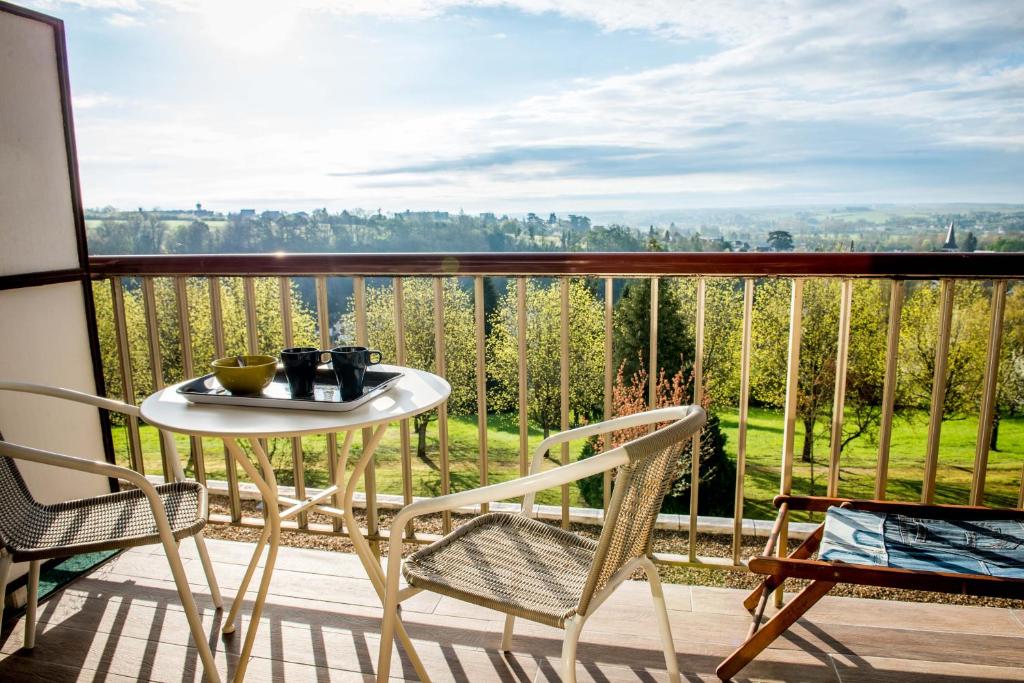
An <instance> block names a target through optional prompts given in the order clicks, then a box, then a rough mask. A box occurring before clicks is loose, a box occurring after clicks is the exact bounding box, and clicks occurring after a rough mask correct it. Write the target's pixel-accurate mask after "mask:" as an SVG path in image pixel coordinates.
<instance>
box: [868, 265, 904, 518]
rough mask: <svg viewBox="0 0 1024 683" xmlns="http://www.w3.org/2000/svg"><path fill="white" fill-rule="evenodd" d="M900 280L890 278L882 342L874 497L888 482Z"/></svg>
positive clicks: (901, 291)
mask: <svg viewBox="0 0 1024 683" xmlns="http://www.w3.org/2000/svg"><path fill="white" fill-rule="evenodd" d="M905 290H906V285H905V283H904V282H903V280H893V281H892V282H891V290H890V292H889V334H888V337H887V338H886V342H885V383H884V385H883V387H882V423H881V425H880V426H879V428H878V468H877V470H876V471H875V498H876V499H877V500H884V499H885V489H886V485H887V484H888V481H889V445H890V444H891V443H892V419H893V413H894V410H895V405H896V382H897V378H896V363H897V361H898V360H899V356H900V322H901V320H900V318H901V317H902V315H903V294H904V292H905Z"/></svg>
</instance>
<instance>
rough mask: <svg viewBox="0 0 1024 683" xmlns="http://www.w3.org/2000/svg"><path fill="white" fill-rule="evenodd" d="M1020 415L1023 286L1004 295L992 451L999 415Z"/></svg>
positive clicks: (1023, 408)
mask: <svg viewBox="0 0 1024 683" xmlns="http://www.w3.org/2000/svg"><path fill="white" fill-rule="evenodd" d="M1022 413H1024V287H1022V286H1021V285H1019V284H1017V285H1015V286H1014V287H1013V288H1012V289H1010V291H1009V292H1007V295H1006V311H1005V313H1004V314H1003V343H1002V348H1001V350H1000V357H999V383H998V384H997V393H996V409H995V412H994V415H993V424H992V438H991V441H990V445H991V448H992V450H994V451H995V450H998V445H999V419H1000V416H1009V415H1021V414H1022Z"/></svg>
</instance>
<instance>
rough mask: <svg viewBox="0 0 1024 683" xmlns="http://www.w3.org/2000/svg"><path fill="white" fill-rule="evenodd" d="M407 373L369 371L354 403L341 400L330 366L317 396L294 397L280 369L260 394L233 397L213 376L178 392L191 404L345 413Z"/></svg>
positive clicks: (319, 378) (322, 372)
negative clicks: (361, 391)
mask: <svg viewBox="0 0 1024 683" xmlns="http://www.w3.org/2000/svg"><path fill="white" fill-rule="evenodd" d="M402 375H403V373H401V372H394V371H389V370H367V371H366V379H365V380H364V382H363V395H362V396H360V397H359V398H357V399H354V400H351V401H342V400H341V391H340V390H339V389H338V383H337V381H336V380H335V378H334V370H333V369H332V368H331V367H330V365H329V364H328V365H326V366H323V367H320V368H318V369H317V373H316V383H315V384H314V386H313V395H312V396H311V397H306V398H293V397H292V395H291V392H290V391H289V390H288V379H287V378H286V377H285V374H284V368H283V367H281V366H280V365H278V366H277V374H276V375H274V381H273V382H271V383H270V384H269V385H267V388H265V389H264V390H263V392H262V393H259V394H232V393H231V392H230V391H228V390H227V389H225V388H224V387H222V386H221V385H220V382H218V381H217V378H216V377H214V376H213V375H212V374H209V375H203V376H202V377H198V378H196V379H194V380H192V381H191V382H188V383H187V384H183V385H182V386H180V387H179V388H178V393H179V394H181V395H182V396H184V397H185V400H187V401H190V402H191V403H214V404H220V405H229V406H259V407H263V408H285V409H290V410H324V411H333V412H345V411H346V410H353V409H354V408H358V407H359V406H361V405H363V404H364V403H366V402H367V401H371V400H373V399H374V398H376V397H377V396H380V395H381V394H383V393H384V392H385V391H387V390H388V389H390V388H391V387H393V386H395V384H397V383H398V380H399V379H400V378H401V377H402Z"/></svg>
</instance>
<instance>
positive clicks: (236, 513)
mask: <svg viewBox="0 0 1024 683" xmlns="http://www.w3.org/2000/svg"><path fill="white" fill-rule="evenodd" d="M209 285H210V316H211V317H212V320H211V325H210V327H211V331H212V332H213V349H214V354H215V355H216V356H217V358H224V357H225V356H226V355H227V348H226V345H225V344H224V311H223V306H222V304H221V291H220V278H218V277H211V278H210V282H209ZM223 449H224V471H225V472H226V473H227V478H228V509H229V511H230V513H231V521H232V522H234V523H235V524H237V523H238V522H240V521H241V520H242V500H241V496H240V495H239V493H238V470H237V469H236V467H237V465H236V463H235V459H234V458H233V457H231V453H229V452H228V444H227V441H224V442H223Z"/></svg>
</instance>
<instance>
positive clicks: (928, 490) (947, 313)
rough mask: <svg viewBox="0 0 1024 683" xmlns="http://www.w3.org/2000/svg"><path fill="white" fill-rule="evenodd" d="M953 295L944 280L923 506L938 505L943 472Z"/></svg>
mask: <svg viewBox="0 0 1024 683" xmlns="http://www.w3.org/2000/svg"><path fill="white" fill-rule="evenodd" d="M953 291H954V290H953V281H952V280H948V279H947V280H943V281H942V284H941V285H940V292H939V336H938V339H937V340H936V342H935V374H934V376H933V377H932V404H931V413H930V416H931V419H930V420H929V422H928V445H927V450H926V451H925V461H924V481H923V482H922V483H921V502H922V503H934V502H935V478H936V476H937V475H938V470H939V436H940V434H941V431H942V413H943V407H944V406H945V404H946V368H947V364H948V362H949V337H950V330H951V327H952V323H953Z"/></svg>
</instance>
